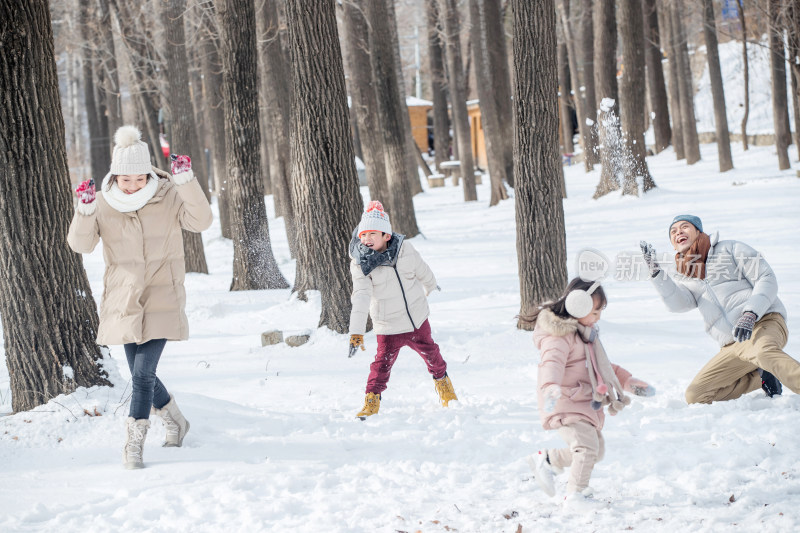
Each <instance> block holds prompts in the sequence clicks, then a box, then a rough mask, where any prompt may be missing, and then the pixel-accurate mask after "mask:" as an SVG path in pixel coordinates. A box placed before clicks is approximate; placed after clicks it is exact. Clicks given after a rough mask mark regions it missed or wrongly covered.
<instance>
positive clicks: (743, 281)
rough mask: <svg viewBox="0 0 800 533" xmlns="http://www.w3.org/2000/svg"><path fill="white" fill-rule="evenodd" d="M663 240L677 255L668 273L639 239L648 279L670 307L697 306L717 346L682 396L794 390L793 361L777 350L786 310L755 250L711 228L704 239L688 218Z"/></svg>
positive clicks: (797, 388)
mask: <svg viewBox="0 0 800 533" xmlns="http://www.w3.org/2000/svg"><path fill="white" fill-rule="evenodd" d="M669 238H670V243H672V246H673V247H674V248H675V251H676V252H677V253H676V254H675V264H676V269H677V273H675V274H673V275H672V276H669V275H667V274H666V273H665V272H664V271H663V270H662V269H661V267H660V266H659V264H658V262H657V260H656V257H655V251H654V250H653V247H652V246H651V245H649V244H647V243H646V242H644V241H643V242H642V243H641V246H642V253H643V254H644V258H645V261H646V262H647V265H648V268H649V270H650V277H651V282H652V283H653V286H655V288H656V290H658V292H659V294H660V295H661V299H662V300H663V301H664V303H665V304H666V305H667V308H668V309H669V310H670V311H672V312H676V313H679V312H684V311H689V310H691V309H695V308H697V309H698V310H699V311H700V314H701V315H703V320H704V321H705V326H706V332H707V333H708V334H709V335H711V336H712V337H713V338H714V339H715V340H716V341H717V342H718V343H719V345H720V347H721V349H720V351H719V353H717V355H715V356H714V357H713V358H712V359H711V360H710V361H709V362H708V363H707V364H706V365H705V366H704V367H703V368H702V369H701V370H700V373H699V374H697V376H695V378H694V379H693V380H692V382H691V384H690V385H689V387H688V388H687V389H686V401H687V402H688V403H711V402H714V401H720V400H731V399H733V398H738V397H739V396H741V395H742V394H745V393H747V392H750V391H752V390H756V389H758V388H759V387H761V388H763V389H764V392H766V393H767V395H768V396H773V395H776V394H780V393H781V383H780V382H781V381H782V382H783V383H784V384H785V385H786V386H787V387H789V388H790V389H791V390H792V391H793V392H795V393H800V363H798V362H797V361H796V360H795V359H793V358H792V357H790V356H789V355H787V354H786V353H785V352H784V351H783V348H784V347H785V346H786V341H787V339H788V331H787V329H786V308H785V307H784V306H783V303H781V301H780V299H779V298H778V280H777V279H776V277H775V273H774V272H773V271H772V269H771V268H770V266H769V264H767V262H766V261H765V260H764V258H763V257H761V254H760V253H759V252H757V251H756V250H754V249H753V248H751V247H750V246H748V245H747V244H745V243H743V242H739V241H733V240H728V241H720V240H719V234H718V233H717V234H715V235H714V236H713V237H709V236H708V235H707V234H705V233H703V224H702V222H701V221H700V218H698V217H696V216H694V215H678V216H676V217H675V219H674V220H673V221H672V224H671V225H670V228H669ZM776 377H777V379H776ZM778 380H780V381H778Z"/></svg>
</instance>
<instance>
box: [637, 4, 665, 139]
mask: <svg viewBox="0 0 800 533" xmlns="http://www.w3.org/2000/svg"><path fill="white" fill-rule="evenodd" d="M656 2H657V0H644V2H643V4H642V10H643V11H644V13H643V15H644V25H645V36H644V41H645V43H644V47H645V62H646V63H647V86H648V87H650V109H651V110H652V112H653V115H655V116H654V117H653V134H654V136H655V153H659V152H661V151H662V150H664V149H665V148H666V147H667V146H669V143H670V138H671V137H672V129H671V128H670V126H669V107H668V104H667V88H666V86H665V84H664V69H663V68H662V65H661V58H662V55H661V36H660V32H659V27H658V9H657V4H656Z"/></svg>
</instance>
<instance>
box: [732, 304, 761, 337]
mask: <svg viewBox="0 0 800 533" xmlns="http://www.w3.org/2000/svg"><path fill="white" fill-rule="evenodd" d="M755 325H756V314H755V313H753V312H752V311H745V312H744V313H742V316H740V317H739V321H738V322H736V325H735V326H734V327H733V338H734V339H736V342H744V341H746V340H749V339H750V336H751V335H752V334H753V326H755Z"/></svg>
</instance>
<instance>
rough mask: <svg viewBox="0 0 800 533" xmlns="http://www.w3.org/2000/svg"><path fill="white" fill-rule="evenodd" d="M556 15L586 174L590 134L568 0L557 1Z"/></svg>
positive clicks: (589, 168) (588, 162) (591, 167)
mask: <svg viewBox="0 0 800 533" xmlns="http://www.w3.org/2000/svg"><path fill="white" fill-rule="evenodd" d="M557 8H558V13H559V15H560V18H561V25H562V27H563V28H564V42H565V43H566V44H567V59H568V62H569V75H570V78H571V79H572V82H573V83H572V86H573V87H574V88H576V89H577V90H576V91H573V92H574V94H573V97H572V101H573V103H574V105H575V113H576V114H577V115H578V134H579V135H580V139H581V147H582V148H583V168H584V169H585V170H586V172H591V171H592V170H593V169H594V166H593V165H592V159H593V158H592V157H590V156H589V153H588V152H589V150H590V144H591V140H590V139H591V133H590V132H589V126H587V124H586V109H585V106H586V104H585V102H584V100H583V96H582V95H581V91H580V74H579V73H578V51H577V50H576V49H575V41H576V36H575V34H574V32H573V31H572V23H571V22H570V20H569V0H559V2H558V6H557Z"/></svg>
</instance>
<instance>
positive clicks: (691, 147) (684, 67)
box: [671, 0, 700, 165]
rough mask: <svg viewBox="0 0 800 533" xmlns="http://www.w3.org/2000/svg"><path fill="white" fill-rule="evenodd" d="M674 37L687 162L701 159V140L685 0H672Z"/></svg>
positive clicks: (691, 163)
mask: <svg viewBox="0 0 800 533" xmlns="http://www.w3.org/2000/svg"><path fill="white" fill-rule="evenodd" d="M671 12H672V37H673V39H674V41H675V59H676V64H677V67H678V77H677V78H676V81H677V82H678V92H679V93H680V100H681V130H682V132H683V150H684V153H685V154H686V163H687V164H689V165H694V164H695V163H697V162H698V161H700V141H699V140H698V137H697V119H696V118H695V113H694V85H693V83H692V70H691V68H690V66H689V50H688V47H687V39H686V32H685V30H684V26H683V0H672V8H671Z"/></svg>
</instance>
